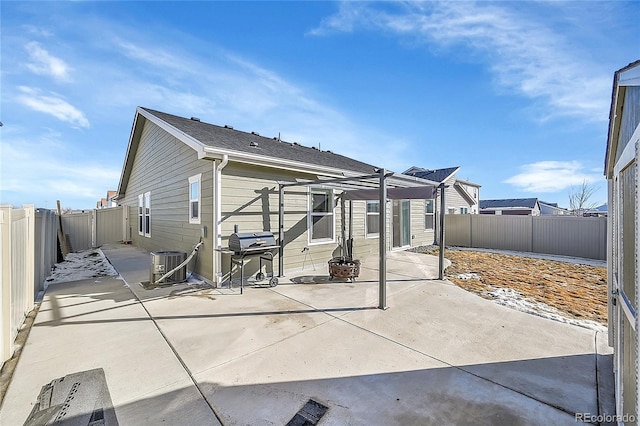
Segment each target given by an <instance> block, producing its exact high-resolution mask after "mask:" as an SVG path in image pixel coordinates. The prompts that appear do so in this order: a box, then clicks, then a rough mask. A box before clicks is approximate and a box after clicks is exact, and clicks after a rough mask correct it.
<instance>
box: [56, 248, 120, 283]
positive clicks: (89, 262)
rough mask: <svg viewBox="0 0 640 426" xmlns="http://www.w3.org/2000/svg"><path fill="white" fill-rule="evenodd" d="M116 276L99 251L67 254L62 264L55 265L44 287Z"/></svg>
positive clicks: (92, 250) (115, 272)
mask: <svg viewBox="0 0 640 426" xmlns="http://www.w3.org/2000/svg"><path fill="white" fill-rule="evenodd" d="M114 275H118V271H116V270H115V269H114V268H113V266H111V264H110V263H109V261H108V260H107V258H106V257H105V256H104V253H102V250H100V249H91V250H84V251H81V252H78V253H69V254H67V256H66V259H65V260H64V262H60V263H56V264H55V266H54V267H53V270H52V272H51V275H49V277H47V279H46V280H45V281H44V282H45V286H48V285H50V284H55V283H63V282H70V281H78V280H86V279H89V278H97V277H104V276H114Z"/></svg>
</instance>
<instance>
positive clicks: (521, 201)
mask: <svg viewBox="0 0 640 426" xmlns="http://www.w3.org/2000/svg"><path fill="white" fill-rule="evenodd" d="M537 202H538V199H537V198H507V199H504V200H480V208H481V209H493V208H498V207H524V208H528V209H533V208H535V206H536V203H537Z"/></svg>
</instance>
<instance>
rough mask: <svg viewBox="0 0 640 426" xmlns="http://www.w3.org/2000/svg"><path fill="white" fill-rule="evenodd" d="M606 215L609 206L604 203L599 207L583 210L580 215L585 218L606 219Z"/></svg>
mask: <svg viewBox="0 0 640 426" xmlns="http://www.w3.org/2000/svg"><path fill="white" fill-rule="evenodd" d="M608 213H609V206H608V204H607V203H604V204H602V205H601V206H598V207H594V208H592V209H588V210H585V211H584V213H583V214H582V215H583V216H586V217H607V215H608Z"/></svg>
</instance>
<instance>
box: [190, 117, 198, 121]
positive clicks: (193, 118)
mask: <svg viewBox="0 0 640 426" xmlns="http://www.w3.org/2000/svg"><path fill="white" fill-rule="evenodd" d="M191 119H192V120H193V121H200V119H199V118H198V117H191Z"/></svg>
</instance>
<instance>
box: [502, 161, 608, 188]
mask: <svg viewBox="0 0 640 426" xmlns="http://www.w3.org/2000/svg"><path fill="white" fill-rule="evenodd" d="M602 179H603V177H602V175H601V174H595V173H591V170H588V171H585V170H584V168H583V166H582V164H581V163H580V162H578V161H539V162H537V163H531V164H525V165H523V166H520V173H518V174H517V175H515V176H512V177H510V178H509V179H507V180H505V181H504V182H505V183H508V184H511V185H513V186H515V187H517V188H518V189H521V190H523V191H525V192H536V193H542V192H557V191H563V190H566V189H568V188H571V187H572V186H575V185H580V184H582V182H583V181H587V182H596V181H598V180H602Z"/></svg>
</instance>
